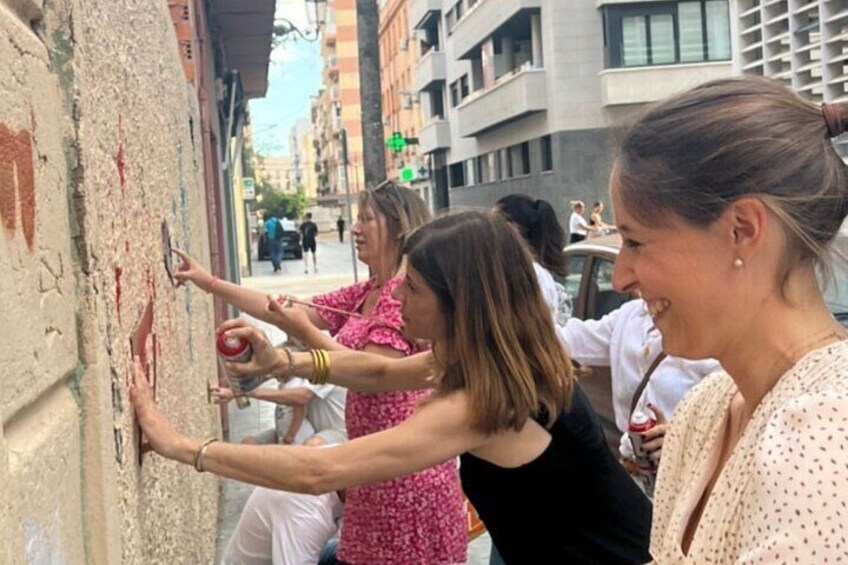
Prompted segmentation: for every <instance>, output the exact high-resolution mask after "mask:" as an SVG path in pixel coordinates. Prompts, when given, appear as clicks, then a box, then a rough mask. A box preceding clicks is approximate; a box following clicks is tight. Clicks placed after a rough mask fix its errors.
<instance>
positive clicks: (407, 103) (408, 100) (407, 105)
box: [402, 96, 412, 110]
mask: <svg viewBox="0 0 848 565" xmlns="http://www.w3.org/2000/svg"><path fill="white" fill-rule="evenodd" d="M402 105H403V109H404V110H411V109H412V96H404V97H403V102H402Z"/></svg>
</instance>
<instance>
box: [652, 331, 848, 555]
mask: <svg viewBox="0 0 848 565" xmlns="http://www.w3.org/2000/svg"><path fill="white" fill-rule="evenodd" d="M738 390H739V389H738V388H737V387H736V383H735V382H734V381H733V379H731V378H730V376H729V375H727V374H726V373H719V374H717V375H712V376H711V377H709V378H708V379H705V380H704V382H703V383H701V384H700V385H698V386H697V387H695V389H694V390H693V391H692V393H691V394H690V395H689V396H687V397H686V399H685V400H684V401H683V402H681V403H680V407H679V408H678V410H677V413H678V416H677V418H676V419H675V421H674V422H673V423H672V426H671V431H670V432H669V434H668V436H667V437H666V439H665V442H664V443H663V457H662V461H663V462H662V464H661V465H660V471H659V477H658V478H657V489H656V495H655V496H654V518H653V528H652V531H651V555H652V556H654V559H655V560H656V561H655V562H656V563H659V564H662V565H678V564H684V563H686V564H688V563H691V564H697V563H734V564H737V563H738V564H753V563H805V564H806V563H816V564H818V563H841V562H844V561H845V556H846V555H848V541H846V531H848V516H846V508H848V488H846V485H848V442H846V441H845V419H846V417H845V415H846V414H848V342H846V341H842V342H840V343H836V344H832V345H828V346H826V347H822V348H820V349H818V350H815V351H811V352H810V353H808V354H807V355H805V356H804V357H803V358H802V359H801V360H800V361H799V362H798V363H797V364H796V365H795V366H794V367H793V368H792V369H790V370H789V371H788V372H787V373H786V374H784V375H783V376H782V377H781V378H780V380H779V381H778V382H777V384H776V385H774V387H773V388H772V389H771V391H769V392H768V393H767V394H766V395H765V396H764V397H763V399H762V401H761V402H760V404H759V406H757V409H756V410H755V411H754V414H753V415H752V416H751V419H750V420H749V421H748V423H747V425H746V426H745V429H744V431H743V432H742V435H741V436H740V437H739V439H738V441H737V443H736V446H735V447H734V449H733V451H732V452H731V454H730V457H729V458H728V459H727V461H726V462H725V464H724V467H723V468H722V470H721V472H720V474H719V475H718V478H717V480H716V482H715V484H714V486H713V490H712V492H711V493H710V497H709V498H708V499H707V502H706V505H705V506H704V509H703V513H702V514H701V518H700V521H699V522H698V526H697V528H696V530H695V533H694V536H693V537H692V542H691V544H690V546H689V552H688V554H687V555H684V554H683V551H682V549H681V540H682V539H683V535H684V532H685V530H686V527H687V526H688V523H689V518H690V517H691V515H692V512H693V509H694V507H695V505H696V504H698V501H699V500H700V499H701V496H702V494H703V493H704V490H705V489H706V486H707V484H708V483H709V480H710V479H711V478H712V476H713V475H714V474H715V466H716V464H717V463H718V459H719V456H720V453H721V449H722V440H723V438H724V434H725V428H726V427H727V415H728V412H729V408H730V403H731V400H732V399H733V397H734V396H735V395H736V393H737V392H738Z"/></svg>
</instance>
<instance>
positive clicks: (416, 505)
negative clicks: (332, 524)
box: [312, 276, 468, 565]
mask: <svg viewBox="0 0 848 565" xmlns="http://www.w3.org/2000/svg"><path fill="white" fill-rule="evenodd" d="M402 281H403V277H402V276H399V277H395V278H394V279H392V280H390V281H388V282H387V283H386V284H385V285H383V288H382V289H381V291H380V296H379V298H378V300H377V303H376V306H375V307H374V309H373V310H372V311H371V312H370V314H369V316H370V317H372V318H377V319H379V320H381V321H384V322H387V323H388V324H390V325H391V326H393V327H387V324H379V323H375V322H372V321H369V320H358V319H355V318H345V317H343V316H339V315H337V314H333V313H328V312H323V311H321V310H317V312H319V313H320V315H321V316H322V317H323V318H324V320H325V321H326V322H327V324H328V325H329V328H330V333H331V334H332V335H333V336H334V337H335V338H336V341H338V342H339V343H341V344H342V345H344V346H345V347H348V348H350V349H355V350H362V349H364V348H365V347H366V346H367V345H368V344H375V345H382V346H388V347H391V348H393V349H396V350H398V351H401V352H403V353H404V354H406V355H411V354H413V353H417V352H418V351H421V348H420V346H418V345H417V344H415V343H414V342H412V341H410V340H408V339H406V338H405V337H404V336H403V334H402V333H401V331H400V329H399V328H400V327H401V325H402V320H401V312H400V302H398V301H397V300H395V299H394V297H392V291H393V290H394V289H395V288H396V287H397V286H398V285H399V284H400V283H401V282H402ZM373 286H374V280H373V279H372V280H368V281H365V282H362V283H359V284H355V285H352V286H348V287H345V288H342V289H339V290H337V291H335V292H331V293H329V294H324V295H321V296H316V297H314V298H313V299H312V301H313V302H314V303H316V304H323V305H325V306H332V307H334V308H341V309H343V310H347V311H355V312H359V311H361V309H362V306H363V303H364V302H365V299H366V297H367V296H368V293H369V292H370V291H371V289H372V288H373ZM429 393H430V392H429V391H403V392H380V393H373V394H369V393H363V392H354V391H348V393H347V406H346V408H345V423H346V425H347V433H348V437H350V439H354V438H358V437H361V436H365V435H368V434H373V433H376V432H379V431H382V430H385V429H387V428H391V427H394V426H397V425H398V424H400V423H401V422H403V421H404V420H406V419H407V418H408V417H409V416H410V415H411V414H412V412H413V411H414V410H415V408H416V406H417V405H418V403H419V401H421V399H423V398H425V397H426V396H427V395H428V394H429ZM467 545H468V534H467V528H466V518H465V510H464V507H463V497H462V489H461V487H460V484H459V477H458V473H457V468H456V462H455V461H453V460H451V461H448V462H445V463H442V464H441V465H438V466H436V467H432V468H430V469H426V470H424V471H421V472H419V473H415V474H412V475H406V476H404V477H400V478H397V479H393V480H390V481H386V482H383V483H379V484H373V485H367V486H362V487H354V488H349V489H348V490H347V500H346V501H345V509H344V522H343V524H342V533H341V541H340V544H339V551H338V558H339V559H341V560H342V561H344V562H346V563H350V564H351V565H389V564H403V565H412V564H416V565H417V564H420V565H434V564H441V563H464V562H465V559H466V548H467Z"/></svg>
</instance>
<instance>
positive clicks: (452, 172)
mask: <svg viewBox="0 0 848 565" xmlns="http://www.w3.org/2000/svg"><path fill="white" fill-rule="evenodd" d="M448 177H449V180H450V187H451V188H455V187H459V186H465V161H460V162H459V163H454V164H453V165H451V166H450V167H449V169H448Z"/></svg>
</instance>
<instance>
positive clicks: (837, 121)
mask: <svg viewBox="0 0 848 565" xmlns="http://www.w3.org/2000/svg"><path fill="white" fill-rule="evenodd" d="M821 112H822V117H823V118H824V123H825V124H827V136H828V137H838V136H840V135H842V134H843V133H845V120H843V119H842V111H841V110H840V109H839V106H837V105H836V104H831V103H829V102H824V103H823V104H822V105H821Z"/></svg>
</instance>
